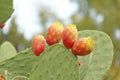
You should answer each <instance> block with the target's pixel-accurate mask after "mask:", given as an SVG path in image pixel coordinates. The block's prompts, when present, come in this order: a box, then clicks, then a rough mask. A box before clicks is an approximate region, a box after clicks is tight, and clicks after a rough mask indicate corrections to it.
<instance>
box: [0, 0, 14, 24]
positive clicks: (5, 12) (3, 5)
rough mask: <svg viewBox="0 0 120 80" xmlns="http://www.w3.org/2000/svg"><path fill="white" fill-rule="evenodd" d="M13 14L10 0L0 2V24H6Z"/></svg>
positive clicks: (0, 0)
mask: <svg viewBox="0 0 120 80" xmlns="http://www.w3.org/2000/svg"><path fill="white" fill-rule="evenodd" d="M12 12H13V1H12V0H0V24H2V23H4V22H6V21H7V20H8V18H9V17H10V16H11V14H12Z"/></svg>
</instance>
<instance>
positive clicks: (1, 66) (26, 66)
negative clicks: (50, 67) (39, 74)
mask: <svg viewBox="0 0 120 80" xmlns="http://www.w3.org/2000/svg"><path fill="white" fill-rule="evenodd" d="M35 59H36V56H35V55H34V54H33V51H32V49H31V48H29V49H26V50H25V51H22V52H20V53H18V55H16V56H15V57H12V58H10V59H8V60H5V61H3V62H1V63H0V71H4V70H7V71H8V73H9V75H10V77H11V78H12V77H15V76H17V75H21V76H26V77H29V74H30V71H31V69H32V65H33V63H34V61H35Z"/></svg>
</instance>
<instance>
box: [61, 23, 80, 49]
mask: <svg viewBox="0 0 120 80" xmlns="http://www.w3.org/2000/svg"><path fill="white" fill-rule="evenodd" d="M77 37H78V31H77V28H76V25H74V24H68V25H67V27H66V28H65V29H64V30H63V34H62V41H63V44H64V46H65V47H66V48H71V47H72V46H73V44H74V42H75V41H76V39H77Z"/></svg>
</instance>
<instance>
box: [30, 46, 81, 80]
mask: <svg viewBox="0 0 120 80" xmlns="http://www.w3.org/2000/svg"><path fill="white" fill-rule="evenodd" d="M30 80H79V65H78V63H77V59H76V56H74V55H73V54H72V53H71V51H70V50H68V49H66V48H65V47H64V46H63V45H62V44H55V45H52V46H49V47H47V49H46V50H45V51H44V53H43V54H41V56H39V57H38V59H37V62H36V63H35V64H34V66H33V68H32V71H31V74H30Z"/></svg>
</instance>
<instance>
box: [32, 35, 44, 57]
mask: <svg viewBox="0 0 120 80" xmlns="http://www.w3.org/2000/svg"><path fill="white" fill-rule="evenodd" d="M45 46H46V41H45V38H44V37H43V36H42V35H36V36H35V37H34V38H33V40H32V49H33V52H34V54H35V55H36V56H39V55H40V54H41V53H42V52H43V51H44V50H45Z"/></svg>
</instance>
